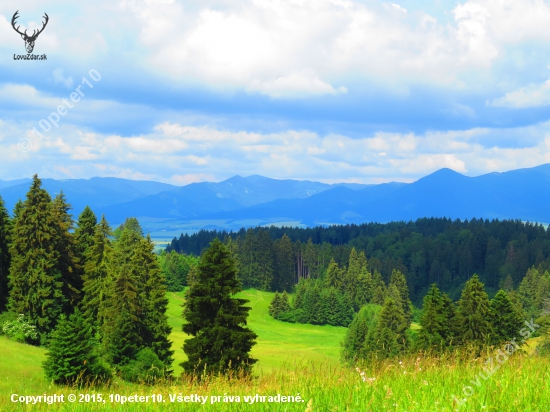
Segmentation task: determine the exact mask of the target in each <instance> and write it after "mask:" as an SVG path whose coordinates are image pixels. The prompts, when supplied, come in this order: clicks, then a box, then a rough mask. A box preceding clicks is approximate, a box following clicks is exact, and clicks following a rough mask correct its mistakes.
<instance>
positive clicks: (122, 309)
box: [0, 175, 256, 384]
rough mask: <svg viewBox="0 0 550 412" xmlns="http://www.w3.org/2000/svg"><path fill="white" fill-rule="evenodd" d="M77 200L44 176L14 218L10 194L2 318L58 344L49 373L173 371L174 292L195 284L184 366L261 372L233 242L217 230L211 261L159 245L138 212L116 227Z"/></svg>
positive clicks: (51, 348)
mask: <svg viewBox="0 0 550 412" xmlns="http://www.w3.org/2000/svg"><path fill="white" fill-rule="evenodd" d="M70 209H71V206H70V205H69V204H68V203H67V201H66V199H65V196H64V194H63V193H62V192H61V193H59V194H58V195H57V196H56V197H55V198H54V199H52V198H51V197H50V195H49V194H48V192H47V191H46V190H44V189H43V188H42V184H41V181H40V179H39V178H38V176H36V175H35V176H34V177H33V181H32V184H31V187H30V190H29V192H28V193H27V195H26V198H25V200H24V201H19V202H18V203H17V204H16V206H15V209H14V211H13V215H12V217H11V218H10V216H9V214H8V212H7V210H6V208H5V205H4V202H3V200H2V198H1V197H0V323H1V325H0V326H2V333H4V334H6V335H8V336H9V337H11V338H12V339H15V340H17V341H20V342H25V343H30V344H37V345H42V346H45V347H47V349H48V352H47V353H46V361H45V362H44V364H43V368H44V371H45V374H46V376H47V378H48V379H50V380H51V381H53V382H55V383H61V384H67V383H68V384H74V383H75V382H81V383H82V382H93V381H95V382H100V381H104V380H108V379H110V378H111V377H112V376H113V374H118V375H119V376H121V377H122V378H123V379H125V380H128V381H140V382H153V381H155V380H156V379H159V378H166V377H170V376H171V374H172V369H171V368H172V362H173V354H174V351H173V350H172V348H171V346H172V342H170V341H169V339H168V336H169V334H170V333H171V327H170V326H169V324H168V317H167V315H166V311H167V308H168V298H167V296H166V292H167V289H170V290H175V291H179V290H181V289H182V288H183V285H184V284H187V285H188V286H189V288H188V289H187V291H186V301H185V304H184V310H183V315H184V318H185V320H186V322H185V323H184V324H183V326H182V327H183V330H184V331H185V332H186V333H188V334H189V335H191V338H190V339H188V340H187V341H186V342H185V344H184V346H183V350H184V351H185V353H186V354H187V356H188V360H187V361H186V362H184V363H183V364H182V366H183V368H184V370H185V371H186V372H188V373H204V372H205V371H207V372H218V373H219V372H225V371H227V370H228V369H238V368H241V369H242V370H243V371H244V372H245V373H248V372H249V371H250V369H251V365H252V364H253V363H254V362H255V360H254V359H252V358H250V357H249V356H248V351H249V350H250V348H251V347H252V346H253V345H254V343H255V341H254V339H255V337H256V335H255V334H254V333H253V332H252V331H250V330H249V329H247V328H246V327H245V326H244V325H246V318H247V314H248V310H250V308H247V307H245V306H244V304H245V303H246V302H247V301H246V300H243V299H234V298H232V295H233V294H235V293H237V292H238V291H239V290H240V283H239V280H238V278H237V275H236V273H237V269H236V262H235V261H234V260H232V256H231V253H230V251H229V250H228V249H227V248H226V247H225V246H224V245H223V244H222V243H221V242H219V241H213V242H212V246H211V248H210V249H208V250H206V252H205V253H204V254H203V256H202V258H201V259H200V261H199V259H198V258H196V257H192V256H183V255H178V254H177V253H175V252H174V253H162V254H161V255H160V256H159V255H157V254H156V253H154V244H153V242H152V240H151V238H150V236H149V235H147V236H144V234H143V231H142V229H141V226H140V224H139V222H138V221H137V219H135V218H127V219H126V221H125V222H124V223H123V224H122V225H120V226H119V227H118V228H116V229H115V230H114V231H113V230H111V228H110V226H109V224H108V222H107V220H106V219H105V216H103V217H102V218H101V219H100V220H99V221H98V219H97V217H96V215H95V214H94V212H93V211H92V210H91V209H90V208H89V207H86V208H85V209H84V211H83V212H82V213H81V214H80V216H79V217H78V220H77V221H76V222H74V221H73V219H72V216H71V215H70V213H69V210H70ZM75 223H76V225H75ZM190 272H191V275H189V273H190ZM165 274H166V275H167V276H165ZM212 325H217V326H216V327H214V328H213V329H212ZM219 325H222V326H219ZM220 339H221V340H220ZM220 345H221V346H220ZM224 345H226V346H227V347H225V346H224Z"/></svg>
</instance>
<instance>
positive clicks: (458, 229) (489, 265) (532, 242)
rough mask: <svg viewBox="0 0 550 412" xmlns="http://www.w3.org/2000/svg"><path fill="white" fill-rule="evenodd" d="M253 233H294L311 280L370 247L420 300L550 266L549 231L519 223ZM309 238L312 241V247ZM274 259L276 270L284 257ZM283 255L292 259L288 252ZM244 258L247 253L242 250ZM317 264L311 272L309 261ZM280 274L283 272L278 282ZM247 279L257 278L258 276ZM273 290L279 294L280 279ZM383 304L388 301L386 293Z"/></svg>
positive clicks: (371, 264)
mask: <svg viewBox="0 0 550 412" xmlns="http://www.w3.org/2000/svg"><path fill="white" fill-rule="evenodd" d="M248 230H249V231H252V232H254V233H258V232H259V231H268V232H269V234H270V237H271V239H273V240H274V241H275V244H276V243H277V242H278V241H279V240H280V239H281V238H282V237H283V235H284V234H286V235H287V237H288V238H289V240H290V241H291V242H292V245H293V249H294V253H293V256H292V260H293V262H294V272H293V274H294V283H297V282H298V281H299V280H300V279H302V278H307V277H308V276H310V273H309V272H311V276H312V277H315V276H319V277H320V278H322V277H323V275H324V274H325V273H326V271H327V268H328V265H329V263H330V260H331V259H334V261H335V262H336V263H338V265H339V266H340V267H341V268H343V267H344V266H347V265H348V264H349V258H350V253H351V249H352V248H355V250H356V252H357V253H358V254H359V253H360V252H362V251H363V252H365V255H366V256H367V257H368V272H370V273H371V274H372V275H373V276H374V272H375V271H378V272H379V273H380V275H381V276H382V279H383V280H384V282H385V283H386V284H387V283H389V280H390V277H391V274H392V271H393V270H394V269H396V270H399V271H400V272H402V273H403V275H404V276H405V278H406V279H407V285H408V288H409V292H410V299H411V300H412V301H413V302H414V303H415V304H417V305H419V304H420V303H421V301H422V297H423V295H424V294H425V293H426V291H427V290H428V289H429V286H430V284H432V283H434V282H436V283H437V284H438V287H439V288H440V289H441V290H442V291H444V292H446V293H448V294H449V296H450V297H451V298H452V299H454V300H457V299H458V298H459V297H460V291H461V288H462V286H461V285H463V284H464V283H465V282H466V281H467V280H468V279H469V278H470V276H471V275H472V274H473V273H478V274H479V276H480V279H481V280H482V281H483V282H485V283H486V285H487V287H488V288H489V289H488V290H489V291H491V293H493V292H494V293H496V292H497V288H498V286H499V285H500V284H501V282H502V281H503V280H504V279H506V277H507V276H508V275H510V277H511V279H512V281H513V284H514V285H519V284H520V282H521V279H522V277H523V276H524V275H525V273H526V272H527V269H528V268H529V267H532V266H533V265H534V266H535V267H537V269H538V270H539V271H540V272H541V273H544V272H545V271H546V270H547V269H550V231H547V229H546V227H544V226H542V225H541V224H532V223H523V222H521V221H519V220H515V221H512V220H507V221H498V220H491V221H489V220H482V219H471V220H450V219H445V218H423V219H418V220H416V221H414V222H412V221H411V222H390V223H386V224H380V223H365V224H361V225H354V224H350V225H341V226H330V227H314V228H306V229H301V228H289V227H281V228H278V227H270V228H256V229H248ZM246 233H247V230H244V229H243V230H239V231H238V232H234V233H227V232H217V231H200V232H199V233H196V234H194V235H191V236H189V235H182V236H181V237H180V238H179V239H174V241H173V242H172V244H171V245H170V246H169V247H168V248H167V251H169V250H176V251H178V252H185V253H193V254H195V255H199V254H200V253H201V250H202V248H204V247H205V246H206V245H207V244H208V242H210V241H211V240H212V239H213V238H214V237H216V236H218V237H220V238H225V237H231V238H233V239H234V240H237V239H240V241H241V242H243V241H244V240H245V237H246ZM310 238H311V240H312V245H310V246H309V247H308V245H307V243H308V240H309V239H310ZM239 249H240V248H239ZM245 249H246V248H245ZM306 249H307V250H306ZM275 256H276V257H275V264H274V267H275V272H277V269H276V268H277V267H278V265H279V254H277V253H276V254H275ZM283 256H284V258H285V259H288V256H289V254H288V253H285V254H284V255H283ZM315 256H316V259H315ZM239 257H242V253H241V250H239ZM247 259H248V258H245V259H244V260H243V265H242V267H241V268H240V273H241V274H245V273H246V274H248V275H251V276H252V277H253V276H254V273H258V272H257V271H255V270H254V268H253V267H248V265H249V262H250V263H252V261H250V260H247ZM400 260H401V261H400ZM310 263H311V266H312V267H313V269H312V270H310V269H311V268H309V266H308V265H310ZM276 277H277V273H275V275H274V279H275V278H276ZM243 280H244V278H243ZM248 281H251V282H254V279H249V280H247V282H248ZM247 285H248V283H247ZM508 285H509V284H508ZM272 287H273V290H279V291H280V289H278V288H279V286H277V284H276V283H275V282H274V284H273V286H272ZM507 287H508V286H507ZM375 289H376V288H375ZM380 296H381V295H380V294H379V293H377V294H376V297H375V298H372V299H379V298H380ZM380 303H383V298H382V301H381V302H380ZM354 304H355V302H354Z"/></svg>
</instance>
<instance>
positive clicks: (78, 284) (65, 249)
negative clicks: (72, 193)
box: [52, 192, 82, 314]
mask: <svg viewBox="0 0 550 412" xmlns="http://www.w3.org/2000/svg"><path fill="white" fill-rule="evenodd" d="M70 209H71V205H69V204H68V203H67V201H66V199H65V195H64V194H63V192H60V193H59V194H58V195H57V196H56V197H55V199H54V200H53V202H52V210H53V214H54V218H55V221H56V223H57V225H56V227H55V229H56V232H57V233H56V234H57V236H56V239H55V245H56V249H57V250H58V252H59V253H58V256H59V259H58V261H57V267H58V270H59V272H60V273H61V278H62V280H63V295H64V296H65V299H66V303H65V309H64V311H65V313H66V314H69V313H72V311H73V309H74V307H75V306H76V305H78V302H79V300H80V299H81V289H82V270H81V266H80V265H79V263H78V258H77V256H76V255H75V250H76V245H75V241H74V236H73V234H72V233H71V232H72V230H73V220H72V217H71V215H70V214H69V210H70Z"/></svg>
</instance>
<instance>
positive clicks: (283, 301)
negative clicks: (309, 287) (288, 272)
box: [281, 290, 291, 312]
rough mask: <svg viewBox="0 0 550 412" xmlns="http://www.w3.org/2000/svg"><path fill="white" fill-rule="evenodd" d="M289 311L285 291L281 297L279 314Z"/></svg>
mask: <svg viewBox="0 0 550 412" xmlns="http://www.w3.org/2000/svg"><path fill="white" fill-rule="evenodd" d="M290 310H291V308H290V302H289V300H288V294H287V293H286V290H285V291H284V292H283V295H282V296H281V312H290Z"/></svg>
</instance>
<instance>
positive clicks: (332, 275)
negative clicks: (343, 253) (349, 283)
mask: <svg viewBox="0 0 550 412" xmlns="http://www.w3.org/2000/svg"><path fill="white" fill-rule="evenodd" d="M343 283H344V271H343V270H341V269H340V268H339V267H338V263H336V262H335V261H334V259H331V260H330V263H329V264H328V268H327V273H326V274H325V286H327V287H329V288H331V287H332V288H336V289H342V286H343Z"/></svg>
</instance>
